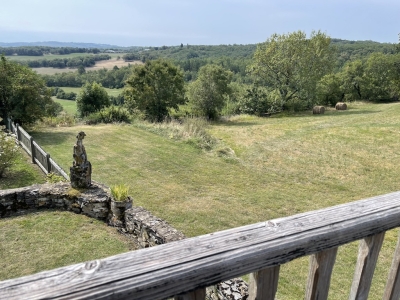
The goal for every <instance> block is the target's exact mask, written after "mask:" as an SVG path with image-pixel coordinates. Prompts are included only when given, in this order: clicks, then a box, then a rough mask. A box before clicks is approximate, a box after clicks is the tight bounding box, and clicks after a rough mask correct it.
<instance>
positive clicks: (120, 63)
mask: <svg viewBox="0 0 400 300" xmlns="http://www.w3.org/2000/svg"><path fill="white" fill-rule="evenodd" d="M136 64H142V62H141V61H131V62H126V61H124V60H122V59H120V60H117V59H116V58H113V59H110V60H100V61H97V62H96V65H94V66H93V67H88V68H85V70H86V71H96V70H101V69H112V68H114V66H117V67H118V68H120V67H125V66H129V65H136ZM32 70H34V71H35V72H36V73H38V74H42V75H54V74H56V73H65V72H75V71H77V70H78V69H77V68H65V69H57V68H32Z"/></svg>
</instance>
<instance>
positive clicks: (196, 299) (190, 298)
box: [174, 288, 206, 300]
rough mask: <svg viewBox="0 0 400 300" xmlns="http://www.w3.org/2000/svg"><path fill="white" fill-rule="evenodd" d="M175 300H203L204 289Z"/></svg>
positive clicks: (176, 297)
mask: <svg viewBox="0 0 400 300" xmlns="http://www.w3.org/2000/svg"><path fill="white" fill-rule="evenodd" d="M174 299H175V300H204V299H206V289H205V288H204V289H198V290H195V291H193V292H190V293H186V294H182V295H178V296H175V298H174Z"/></svg>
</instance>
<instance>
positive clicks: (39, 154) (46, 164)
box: [6, 118, 69, 180]
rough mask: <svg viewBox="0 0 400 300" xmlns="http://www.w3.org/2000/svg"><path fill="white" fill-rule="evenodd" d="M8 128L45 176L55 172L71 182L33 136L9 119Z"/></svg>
mask: <svg viewBox="0 0 400 300" xmlns="http://www.w3.org/2000/svg"><path fill="white" fill-rule="evenodd" d="M6 127H7V129H8V130H9V131H10V132H11V133H13V134H15V135H16V136H17V139H18V141H19V144H20V145H21V147H22V148H23V149H24V150H25V151H26V153H28V154H29V156H30V157H31V158H32V163H35V164H37V165H38V166H39V167H40V169H41V170H42V171H43V172H44V173H45V174H49V173H50V172H53V173H55V174H58V175H60V176H63V177H64V178H65V179H67V180H69V176H68V175H67V173H66V172H65V171H64V170H63V169H62V168H61V167H60V166H59V165H58V164H57V163H56V162H55V161H54V160H53V159H52V158H51V157H50V154H49V153H47V152H46V151H44V150H43V149H42V148H41V147H40V146H39V144H38V143H36V142H35V141H34V140H33V138H32V136H30V135H29V134H28V133H27V132H26V131H25V130H24V129H23V128H22V127H21V126H19V125H18V124H14V122H13V121H12V120H11V119H10V118H8V119H7V122H6Z"/></svg>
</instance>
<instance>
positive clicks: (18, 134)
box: [15, 123, 21, 143]
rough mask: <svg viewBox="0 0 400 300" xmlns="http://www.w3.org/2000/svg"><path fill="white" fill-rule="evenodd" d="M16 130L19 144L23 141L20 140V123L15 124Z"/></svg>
mask: <svg viewBox="0 0 400 300" xmlns="http://www.w3.org/2000/svg"><path fill="white" fill-rule="evenodd" d="M15 128H16V129H17V132H16V133H15V134H16V135H17V140H18V143H19V142H20V141H21V138H20V136H21V134H20V132H19V124H18V123H17V124H15Z"/></svg>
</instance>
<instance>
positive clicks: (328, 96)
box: [317, 74, 345, 106]
mask: <svg viewBox="0 0 400 300" xmlns="http://www.w3.org/2000/svg"><path fill="white" fill-rule="evenodd" d="M344 95H345V94H344V90H343V88H342V81H341V77H340V75H339V74H327V75H325V76H324V77H322V78H321V80H320V81H319V82H318V84H317V98H318V100H317V103H318V104H321V105H328V106H335V105H336V103H338V102H340V101H342V100H343V98H344Z"/></svg>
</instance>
